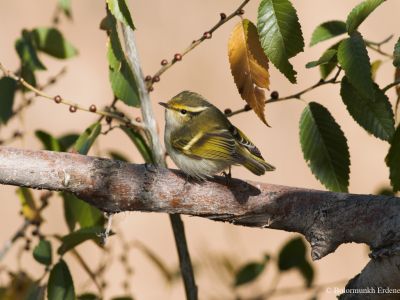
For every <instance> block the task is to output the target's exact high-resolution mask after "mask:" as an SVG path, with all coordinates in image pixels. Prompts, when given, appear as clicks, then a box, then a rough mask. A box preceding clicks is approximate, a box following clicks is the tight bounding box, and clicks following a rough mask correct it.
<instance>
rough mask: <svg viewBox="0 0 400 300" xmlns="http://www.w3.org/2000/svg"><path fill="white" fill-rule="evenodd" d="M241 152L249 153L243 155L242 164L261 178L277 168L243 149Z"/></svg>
mask: <svg viewBox="0 0 400 300" xmlns="http://www.w3.org/2000/svg"><path fill="white" fill-rule="evenodd" d="M241 151H246V152H247V153H241V154H242V155H241V157H242V159H243V161H242V162H241V164H242V165H243V166H244V167H246V168H247V169H248V170H249V171H250V172H252V173H254V174H256V175H258V176H260V175H263V174H264V173H265V172H268V171H274V170H275V167H274V166H273V165H270V164H269V163H267V162H266V161H265V160H264V159H263V158H261V157H257V156H255V155H253V154H251V153H249V152H248V151H247V150H246V149H241Z"/></svg>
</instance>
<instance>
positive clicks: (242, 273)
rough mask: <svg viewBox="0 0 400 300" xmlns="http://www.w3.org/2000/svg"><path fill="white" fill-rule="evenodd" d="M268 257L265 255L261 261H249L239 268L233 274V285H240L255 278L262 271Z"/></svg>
mask: <svg viewBox="0 0 400 300" xmlns="http://www.w3.org/2000/svg"><path fill="white" fill-rule="evenodd" d="M269 259H270V257H269V256H268V255H266V256H265V259H264V260H263V261H261V262H250V263H247V264H246V265H244V266H243V267H241V268H240V269H239V271H238V272H237V273H236V275H235V284H234V285H235V286H236V287H237V286H240V285H243V284H246V283H249V282H252V281H254V280H255V279H257V278H258V277H259V276H260V275H261V273H262V272H263V271H264V269H265V266H266V264H267V262H268V261H269Z"/></svg>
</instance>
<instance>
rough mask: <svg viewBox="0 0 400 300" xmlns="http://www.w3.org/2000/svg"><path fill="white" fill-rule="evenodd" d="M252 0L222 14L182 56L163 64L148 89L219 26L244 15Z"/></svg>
mask: <svg viewBox="0 0 400 300" xmlns="http://www.w3.org/2000/svg"><path fill="white" fill-rule="evenodd" d="M249 2H250V0H245V1H243V2H242V4H240V5H239V7H238V8H237V9H235V10H234V11H233V12H232V13H231V14H230V15H228V16H226V15H225V14H221V19H220V20H219V21H218V22H217V23H216V24H215V25H214V26H213V27H211V28H210V29H209V30H208V31H206V32H204V34H203V35H202V36H201V37H200V38H198V39H197V40H194V41H193V42H192V43H191V44H190V45H189V46H188V47H186V49H184V50H183V51H182V52H181V53H179V55H180V58H179V59H177V57H175V56H174V58H173V59H172V60H171V61H169V62H167V63H166V64H165V65H163V66H162V67H161V68H160V69H159V70H158V71H157V72H156V73H155V74H154V75H153V76H152V77H151V78H152V79H153V80H148V81H146V86H147V89H148V90H151V89H152V87H153V85H154V82H156V81H155V80H154V78H157V77H158V78H159V77H160V76H161V75H162V74H164V73H165V72H166V71H167V70H168V69H169V68H171V67H172V66H173V65H174V64H175V63H177V62H178V61H181V59H182V58H183V57H184V56H185V55H186V54H188V53H189V52H190V51H192V50H193V49H194V48H196V47H197V46H199V45H200V44H201V43H202V42H204V41H205V40H207V39H210V38H211V37H212V34H213V33H214V31H216V30H217V29H218V28H219V27H221V26H222V25H224V24H225V23H226V22H228V21H229V20H230V19H232V18H234V17H235V16H238V15H242V14H243V8H244V7H245V6H246V5H247V3H249Z"/></svg>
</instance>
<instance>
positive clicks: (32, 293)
mask: <svg viewBox="0 0 400 300" xmlns="http://www.w3.org/2000/svg"><path fill="white" fill-rule="evenodd" d="M45 295H46V286H45V285H42V286H40V285H37V284H36V283H33V284H32V286H31V288H30V289H29V292H28V294H27V296H26V298H25V300H44V299H45ZM0 299H2V300H3V298H2V297H1V295H0Z"/></svg>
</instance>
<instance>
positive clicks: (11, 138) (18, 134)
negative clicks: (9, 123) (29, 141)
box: [0, 130, 24, 146]
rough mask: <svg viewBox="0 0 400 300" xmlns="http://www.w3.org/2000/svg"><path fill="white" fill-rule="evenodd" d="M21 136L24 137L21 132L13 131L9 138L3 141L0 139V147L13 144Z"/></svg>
mask: <svg viewBox="0 0 400 300" xmlns="http://www.w3.org/2000/svg"><path fill="white" fill-rule="evenodd" d="M23 136H24V133H23V132H21V131H19V130H16V131H14V133H13V134H12V135H11V136H9V137H7V138H5V139H0V145H2V146H4V145H7V144H10V143H12V142H14V141H15V140H18V139H20V138H22V137H23Z"/></svg>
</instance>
